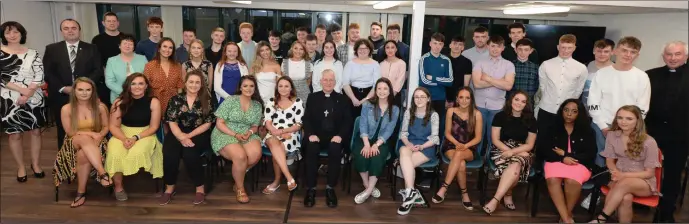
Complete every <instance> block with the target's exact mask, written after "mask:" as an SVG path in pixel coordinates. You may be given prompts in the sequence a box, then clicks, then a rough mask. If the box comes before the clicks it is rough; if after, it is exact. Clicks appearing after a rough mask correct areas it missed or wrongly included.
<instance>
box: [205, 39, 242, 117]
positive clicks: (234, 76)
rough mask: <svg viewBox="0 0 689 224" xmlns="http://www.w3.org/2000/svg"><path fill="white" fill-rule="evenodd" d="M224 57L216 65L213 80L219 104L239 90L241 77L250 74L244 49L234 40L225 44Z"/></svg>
mask: <svg viewBox="0 0 689 224" xmlns="http://www.w3.org/2000/svg"><path fill="white" fill-rule="evenodd" d="M223 52H224V53H223V55H222V58H221V59H220V62H218V64H217V65H216V66H215V72H214V73H213V74H215V79H214V80H213V89H214V90H215V94H216V95H217V98H218V105H220V104H221V103H222V102H223V100H224V99H225V98H227V97H229V96H230V94H231V93H234V92H236V91H237V87H238V86H239V83H240V82H239V79H240V78H241V77H242V76H245V75H249V68H248V67H247V66H246V61H245V60H244V58H243V57H242V50H240V49H239V46H237V44H236V43H234V42H229V43H227V44H226V45H225V48H224V50H223Z"/></svg>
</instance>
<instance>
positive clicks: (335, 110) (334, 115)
mask: <svg viewBox="0 0 689 224" xmlns="http://www.w3.org/2000/svg"><path fill="white" fill-rule="evenodd" d="M320 82H321V86H322V87H323V91H319V92H315V93H311V94H309V100H308V101H307V103H306V113H305V114H304V118H303V121H304V126H303V127H304V136H305V139H304V141H305V142H307V144H305V145H306V150H305V156H304V159H305V160H304V161H305V162H304V164H305V172H306V196H305V197H304V206H306V207H313V205H314V204H315V203H316V183H317V180H316V179H317V178H318V164H319V162H318V155H319V153H320V151H321V149H327V150H328V168H327V169H328V185H327V186H326V189H325V197H326V204H327V205H328V207H331V208H334V207H337V196H336V195H335V190H334V188H335V185H337V179H338V178H339V175H340V169H341V165H342V164H341V163H340V161H341V159H342V150H343V145H344V144H346V142H347V141H346V139H348V136H349V134H350V126H351V123H352V122H353V121H352V117H351V113H350V103H349V99H348V98H347V97H346V96H344V95H342V94H339V93H337V92H335V91H333V89H334V88H335V72H334V71H333V70H330V69H326V70H325V71H323V76H322V77H321V80H320Z"/></svg>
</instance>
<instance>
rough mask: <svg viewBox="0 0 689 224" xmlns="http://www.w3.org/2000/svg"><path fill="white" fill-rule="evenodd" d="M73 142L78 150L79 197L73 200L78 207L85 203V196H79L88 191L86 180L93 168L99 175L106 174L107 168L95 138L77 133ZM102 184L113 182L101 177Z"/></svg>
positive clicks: (74, 205)
mask: <svg viewBox="0 0 689 224" xmlns="http://www.w3.org/2000/svg"><path fill="white" fill-rule="evenodd" d="M72 144H73V145H74V148H75V149H76V150H77V152H76V160H77V185H78V186H77V198H76V200H74V202H72V205H71V206H72V207H78V206H81V205H83V204H84V202H85V200H86V199H85V198H84V197H83V196H82V197H79V195H83V194H85V193H86V182H87V181H88V178H89V174H90V173H91V169H92V168H95V169H96V171H97V172H98V175H102V174H105V168H103V162H102V158H101V152H100V148H99V147H98V145H96V143H95V141H94V139H93V138H91V137H88V136H84V135H76V136H74V137H73V138H72ZM100 184H101V185H104V186H107V185H110V184H112V182H111V181H110V180H109V179H101V180H100Z"/></svg>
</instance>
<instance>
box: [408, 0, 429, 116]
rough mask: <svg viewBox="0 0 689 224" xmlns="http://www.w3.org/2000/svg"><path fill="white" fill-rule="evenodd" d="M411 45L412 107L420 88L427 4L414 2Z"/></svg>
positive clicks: (410, 91) (409, 95)
mask: <svg viewBox="0 0 689 224" xmlns="http://www.w3.org/2000/svg"><path fill="white" fill-rule="evenodd" d="M412 10H413V12H412V24H411V43H409V79H408V80H407V83H408V84H409V85H408V87H409V90H408V93H409V94H407V105H411V104H412V103H413V102H412V95H413V94H412V93H413V92H414V90H415V89H416V87H418V86H419V59H421V46H422V45H423V44H424V43H423V20H424V17H425V16H426V2H425V1H414V3H413V6H412Z"/></svg>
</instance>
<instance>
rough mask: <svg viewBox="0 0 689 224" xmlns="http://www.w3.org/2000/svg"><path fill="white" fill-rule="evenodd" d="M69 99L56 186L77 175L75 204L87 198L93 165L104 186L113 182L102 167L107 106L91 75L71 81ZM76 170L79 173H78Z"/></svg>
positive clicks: (55, 170) (62, 112)
mask: <svg viewBox="0 0 689 224" xmlns="http://www.w3.org/2000/svg"><path fill="white" fill-rule="evenodd" d="M72 89H73V91H72V92H70V94H69V103H67V104H66V105H64V106H62V109H61V110H60V119H62V126H63V128H64V129H65V133H67V136H66V137H65V139H64V143H63V144H62V148H61V149H60V151H58V152H57V159H56V160H55V166H54V168H53V178H54V181H55V186H59V185H60V183H62V182H63V181H72V180H74V178H75V177H77V178H78V179H77V196H76V198H75V199H74V201H73V202H72V204H71V205H70V207H72V208H76V207H79V206H82V205H83V204H84V203H85V202H86V182H87V181H88V178H89V174H90V173H91V170H92V169H95V170H96V172H97V174H98V176H97V177H96V180H98V182H99V183H100V184H101V185H103V186H104V187H109V186H111V185H112V181H111V180H110V176H108V173H106V171H105V169H104V168H103V167H104V165H103V161H104V158H105V151H106V148H105V146H106V143H107V140H106V139H105V135H107V134H108V108H107V107H106V106H105V104H103V103H101V102H99V100H98V94H97V93H98V92H97V91H96V85H95V84H94V83H93V81H91V80H90V79H88V78H85V77H79V78H77V79H76V80H74V84H72ZM75 173H76V176H75Z"/></svg>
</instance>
